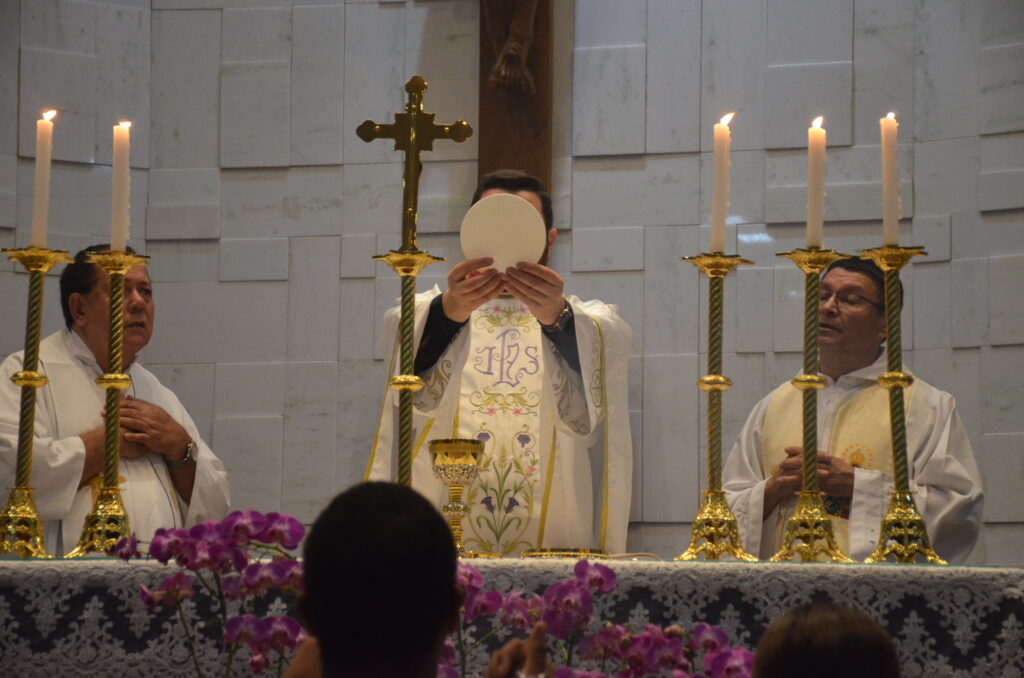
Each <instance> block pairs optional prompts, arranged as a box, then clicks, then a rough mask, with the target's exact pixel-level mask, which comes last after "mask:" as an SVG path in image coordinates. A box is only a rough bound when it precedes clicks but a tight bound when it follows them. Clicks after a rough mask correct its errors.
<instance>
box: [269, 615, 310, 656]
mask: <svg viewBox="0 0 1024 678" xmlns="http://www.w3.org/2000/svg"><path fill="white" fill-rule="evenodd" d="M263 625H264V628H263V641H264V642H265V643H266V644H267V645H269V646H270V647H272V648H274V649H275V650H277V651H278V652H282V651H284V650H294V649H295V648H296V647H298V646H299V645H298V642H299V636H300V635H301V633H302V627H301V626H299V622H297V621H295V620H294V619H292V618H291V617H266V618H265V619H264V620H263Z"/></svg>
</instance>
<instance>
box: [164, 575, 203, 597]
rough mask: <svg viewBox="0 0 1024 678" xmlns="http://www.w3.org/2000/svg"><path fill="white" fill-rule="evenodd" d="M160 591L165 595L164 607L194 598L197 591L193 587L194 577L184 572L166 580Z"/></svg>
mask: <svg viewBox="0 0 1024 678" xmlns="http://www.w3.org/2000/svg"><path fill="white" fill-rule="evenodd" d="M159 590H160V591H162V592H163V593H164V594H165V595H164V598H163V602H164V605H169V604H174V603H177V602H179V601H180V600H182V599H183V598H192V597H194V596H195V595H196V590H195V588H194V587H193V586H192V577H190V576H188V575H187V574H185V573H184V572H175V573H174V574H172V575H171V576H170V577H168V578H167V579H164V580H163V581H162V582H160V586H159Z"/></svg>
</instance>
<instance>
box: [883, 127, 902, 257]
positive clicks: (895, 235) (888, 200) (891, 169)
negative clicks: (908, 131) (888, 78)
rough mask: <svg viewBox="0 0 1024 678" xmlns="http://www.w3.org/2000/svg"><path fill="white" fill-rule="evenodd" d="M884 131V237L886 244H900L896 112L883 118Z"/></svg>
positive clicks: (898, 160)
mask: <svg viewBox="0 0 1024 678" xmlns="http://www.w3.org/2000/svg"><path fill="white" fill-rule="evenodd" d="M878 126H879V128H881V132H882V237H883V239H884V242H885V244H886V245H899V244H900V158H899V143H898V135H899V126H900V124H899V123H898V122H896V114H895V113H890V114H889V115H887V116H885V117H884V118H881V119H880V120H879V121H878Z"/></svg>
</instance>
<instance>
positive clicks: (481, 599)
mask: <svg viewBox="0 0 1024 678" xmlns="http://www.w3.org/2000/svg"><path fill="white" fill-rule="evenodd" d="M503 601H504V598H503V597H502V595H501V594H500V593H498V592H497V591H482V592H480V593H478V594H477V595H475V596H473V600H472V602H471V601H469V600H467V601H466V621H467V622H471V621H473V620H474V619H476V618H478V617H490V616H493V615H495V614H497V613H498V612H499V611H500V610H501V603H502V602H503Z"/></svg>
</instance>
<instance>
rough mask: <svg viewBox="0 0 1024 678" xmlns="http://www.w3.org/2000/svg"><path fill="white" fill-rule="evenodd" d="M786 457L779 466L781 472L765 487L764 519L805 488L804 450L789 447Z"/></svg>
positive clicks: (770, 478) (770, 479)
mask: <svg viewBox="0 0 1024 678" xmlns="http://www.w3.org/2000/svg"><path fill="white" fill-rule="evenodd" d="M786 455H787V456H786V458H785V459H784V460H783V461H782V463H781V464H779V470H778V471H776V472H775V475H773V476H771V477H769V478H768V481H767V482H766V483H765V485H764V511H763V514H762V517H763V518H767V517H768V514H770V513H771V512H772V511H774V510H775V507H776V506H778V505H779V504H781V503H782V502H784V501H785V500H786V499H788V498H789V497H791V496H793V495H794V494H796V493H797V492H799V491H800V488H801V487H802V486H803V466H804V460H803V450H801V449H800V448H799V447H787V448H786Z"/></svg>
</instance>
